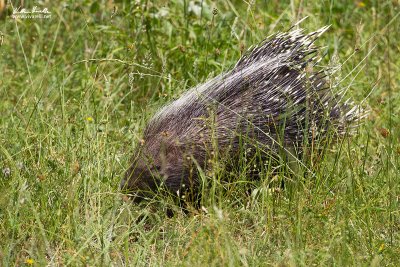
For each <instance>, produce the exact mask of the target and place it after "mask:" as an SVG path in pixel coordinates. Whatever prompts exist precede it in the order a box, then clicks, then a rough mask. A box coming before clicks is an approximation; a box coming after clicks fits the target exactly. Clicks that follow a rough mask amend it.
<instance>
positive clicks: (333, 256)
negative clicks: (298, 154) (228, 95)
mask: <svg viewBox="0 0 400 267" xmlns="http://www.w3.org/2000/svg"><path fill="white" fill-rule="evenodd" d="M2 2H4V1H0V3H2ZM115 2H116V3H114V2H113V1H106V0H102V1H93V2H91V1H79V3H78V2H76V1H63V3H60V2H55V1H51V2H50V1H36V2H35V3H31V2H27V1H26V3H25V5H24V6H25V7H28V8H32V7H33V5H37V6H39V7H40V8H44V7H46V8H48V10H49V11H50V12H51V18H50V19H18V20H14V19H12V18H11V17H10V15H11V12H12V11H11V3H12V4H13V5H14V6H18V5H19V3H18V2H17V1H8V6H7V9H6V10H3V14H2V18H1V19H0V22H1V23H0V31H1V33H0V34H1V35H2V36H3V39H2V40H3V41H2V42H1V46H0V55H1V57H0V70H1V75H0V114H1V115H0V123H1V124H0V125H1V127H0V169H1V170H2V173H0V262H1V263H0V265H2V266H23V265H35V266H43V265H61V266H64V265H65V266H68V265H69V266H81V265H88V266H103V265H104V266H108V265H116V266H121V265H130V266H136V265H138V266H149V265H150V266H176V265H177V266H208V265H209V266H266V265H273V266H309V265H318V266H320V265H328V266H332V265H336V266H346V265H357V266H359V265H360V266H385V265H388V266H398V265H400V260H399V258H398V255H399V254H400V240H399V239H400V234H399V231H400V229H399V225H400V214H399V212H400V207H399V204H400V203H399V201H400V200H399V199H400V173H399V167H400V164H399V155H400V145H399V141H400V134H399V131H398V130H399V127H398V125H399V124H400V119H399V114H400V109H399V107H400V92H399V80H400V69H399V66H400V57H399V56H398V55H399V54H400V46H399V44H398V43H399V41H400V38H399V35H398V32H399V29H400V18H399V12H400V3H399V2H398V1H347V2H346V1H333V0H332V1H319V2H318V3H317V1H295V0H293V1H250V2H244V1H229V0H227V1H225V0H224V1H218V2H217V3H211V2H210V1H186V0H180V1H179V0H177V1H171V2H170V1H157V3H152V1H136V2H132V3H129V2H128V1H115ZM201 5H202V8H201ZM1 6H2V5H1V4H0V8H1ZM0 11H1V10H0ZM305 16H309V18H308V19H306V20H305V21H304V22H303V23H302V27H304V28H306V29H308V30H309V31H312V30H316V29H318V28H320V27H322V26H324V25H327V24H331V25H332V26H331V28H330V30H329V31H328V32H327V33H325V34H324V35H323V36H322V37H321V39H320V40H319V41H318V44H319V45H321V46H324V48H323V49H324V51H325V52H326V54H327V56H326V57H325V61H324V64H326V65H330V66H338V65H340V64H343V66H342V69H341V71H339V73H338V74H337V75H338V76H337V79H338V81H339V80H343V81H342V82H341V84H342V86H343V87H348V96H351V97H352V98H353V99H354V100H355V101H356V102H358V103H360V102H362V105H363V106H364V107H366V108H369V109H370V114H369V116H368V117H367V118H366V119H365V123H364V124H363V125H361V126H360V128H359V129H358V131H357V134H356V135H355V136H354V137H351V138H347V139H345V140H344V141H343V142H341V143H339V144H336V145H334V146H332V147H331V148H330V149H329V150H328V152H327V155H326V158H324V159H323V161H322V162H321V163H320V165H321V166H320V167H318V168H315V170H314V171H315V177H314V178H313V179H308V180H306V181H294V182H293V183H291V184H290V186H289V187H288V189H285V190H261V189H262V188H263V185H265V184H267V183H268V181H267V180H266V181H259V182H258V183H257V184H256V187H257V188H259V189H260V190H259V192H260V193H259V194H255V193H253V194H251V195H247V194H246V191H245V189H244V187H241V186H237V187H233V188H231V190H228V192H225V193H224V194H220V195H218V196H217V197H215V198H213V200H212V201H209V202H207V203H206V204H205V206H204V208H203V210H202V211H198V212H193V213H190V214H188V215H186V214H184V213H183V212H181V211H180V210H179V208H178V207H176V206H174V205H173V204H172V203H171V202H170V201H169V200H168V199H167V200H165V201H161V202H160V203H156V204H155V205H156V207H154V205H145V206H135V205H130V204H128V203H125V202H123V201H122V200H121V194H120V193H119V191H118V185H119V181H120V179H121V176H122V174H123V172H124V170H125V169H126V168H127V167H128V165H129V158H130V156H131V153H132V151H133V147H134V145H135V143H137V141H138V140H140V136H141V131H142V130H143V127H144V124H145V122H146V121H147V120H148V119H149V117H150V116H151V115H152V114H154V112H155V111H156V110H157V108H158V107H160V106H162V105H163V104H165V103H167V102H168V101H171V100H172V99H174V98H176V97H178V96H179V95H180V94H181V93H182V92H184V91H185V90H187V89H188V88H189V87H191V86H193V85H196V84H198V83H199V82H202V81H205V80H206V79H207V78H209V77H212V76H214V75H217V74H219V73H220V72H223V71H226V70H228V69H229V68H230V67H231V66H232V65H233V64H234V63H235V62H236V60H237V59H238V58H239V57H240V55H241V53H242V52H243V51H244V50H245V49H247V48H248V47H249V46H251V45H252V44H256V43H257V42H259V41H261V40H262V39H263V38H264V37H265V36H267V35H270V34H271V33H274V32H276V31H279V30H280V31H284V30H286V29H288V28H289V27H290V25H292V24H293V23H294V22H296V21H298V20H299V19H301V18H303V17H305ZM0 40H1V39H0ZM329 59H331V60H330V61H329ZM238 179H239V180H240V179H242V178H241V177H240V178H238ZM166 207H170V208H172V209H174V210H175V216H174V217H172V218H168V217H167V216H165V209H166ZM206 211H207V212H206Z"/></svg>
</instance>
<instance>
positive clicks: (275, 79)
mask: <svg viewBox="0 0 400 267" xmlns="http://www.w3.org/2000/svg"><path fill="white" fill-rule="evenodd" d="M327 28H328V27H323V28H321V29H319V30H317V31H315V32H312V33H309V34H305V33H304V30H303V29H293V28H292V29H291V30H289V31H288V32H281V33H277V34H275V35H272V36H270V37H267V38H266V39H265V40H264V41H263V42H261V43H260V44H259V45H258V46H256V47H255V48H253V49H250V50H249V51H248V52H247V53H245V54H244V55H243V56H242V57H241V58H240V59H239V61H238V62H237V63H236V65H235V66H234V68H233V69H231V70H230V71H228V72H226V73H223V74H220V75H218V76H216V77H215V78H213V79H210V80H209V81H207V82H205V83H204V84H201V85H199V86H196V87H194V88H192V89H190V90H189V91H188V92H186V93H185V94H184V95H183V96H182V97H180V98H179V99H177V100H175V101H173V102H171V103H170V104H168V105H166V106H164V107H163V108H161V109H160V110H159V111H158V112H157V113H156V115H155V116H153V118H152V119H151V120H150V121H149V123H148V124H147V126H146V128H145V131H144V135H143V139H142V140H141V144H140V145H139V146H138V149H137V151H136V152H135V153H134V156H133V158H132V162H131V165H130V167H129V169H128V170H127V171H126V173H125V177H124V179H123V180H122V181H121V188H123V189H126V191H125V192H130V193H131V197H132V198H133V200H135V201H140V200H142V199H143V198H146V197H149V196H151V194H153V193H155V192H156V191H157V189H158V188H159V187H160V186H161V187H164V188H166V189H167V190H168V191H169V192H171V193H172V194H175V195H176V194H178V195H179V192H182V190H184V189H185V188H186V191H187V190H188V189H190V191H191V192H192V193H193V192H194V194H196V192H197V190H198V187H199V174H198V169H199V168H200V169H201V168H209V165H210V164H208V166H207V162H209V159H210V157H212V155H213V152H216V151H215V150H218V151H219V153H220V155H224V157H230V158H231V160H232V161H233V162H234V161H235V157H237V156H238V155H239V154H240V153H239V151H240V149H241V147H240V146H241V144H242V143H243V142H242V141H243V140H246V141H245V143H246V144H247V145H248V144H252V145H253V146H254V147H261V151H262V153H261V154H262V158H263V159H266V160H267V159H268V158H270V157H271V156H272V157H279V154H281V153H280V152H281V151H282V150H283V151H285V152H286V155H290V156H292V157H293V158H295V159H296V160H297V161H298V162H299V163H300V164H301V165H303V166H304V167H306V166H305V165H304V163H302V162H301V161H300V157H299V155H301V153H302V151H303V148H304V146H310V145H311V144H312V143H313V142H315V141H316V140H323V139H327V138H329V137H331V136H332V135H333V136H337V137H342V136H344V135H345V133H346V132H348V131H349V129H351V128H353V126H354V125H355V122H356V121H357V120H359V119H360V118H361V115H360V114H361V113H360V110H361V109H360V108H359V106H357V105H354V104H353V103H351V102H349V101H342V99H343V95H341V93H337V92H336V93H335V92H334V90H333V89H334V88H332V85H330V84H329V83H328V81H327V78H326V76H327V68H325V67H320V69H318V70H315V68H316V65H317V64H318V62H319V61H320V58H319V57H318V51H319V50H320V48H319V47H318V46H316V45H315V44H314V42H315V40H316V39H317V38H318V37H319V36H320V35H321V34H322V33H323V32H325V31H326V30H327ZM210 121H211V123H209V122H210ZM210 124H211V125H210ZM213 142H214V143H213ZM210 151H211V152H210ZM248 151H250V152H249V153H247V156H252V154H251V153H252V152H251V151H255V149H253V150H252V149H249V150H248ZM253 153H255V152H253ZM249 154H250V155H249ZM306 168H307V167H306ZM186 191H185V192H186Z"/></svg>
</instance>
